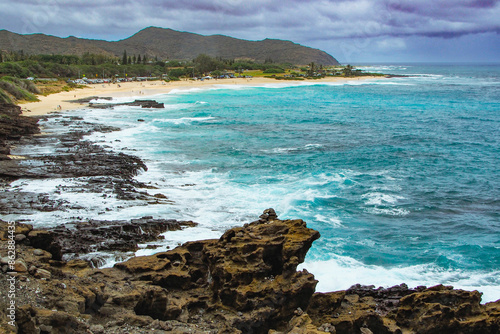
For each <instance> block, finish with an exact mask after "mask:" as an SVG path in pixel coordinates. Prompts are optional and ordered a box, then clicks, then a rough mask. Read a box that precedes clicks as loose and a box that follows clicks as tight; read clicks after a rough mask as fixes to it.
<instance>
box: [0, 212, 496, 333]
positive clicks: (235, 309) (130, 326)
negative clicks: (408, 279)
mask: <svg viewBox="0 0 500 334" xmlns="http://www.w3.org/2000/svg"><path fill="white" fill-rule="evenodd" d="M2 224H3V225H2V226H1V227H2V231H6V230H7V229H6V226H5V224H6V223H2ZM34 231H36V230H33V229H32V227H30V226H28V225H24V224H17V226H16V231H15V238H16V240H18V258H17V260H16V264H15V269H16V271H15V272H12V273H9V268H8V266H7V265H6V262H8V261H7V259H6V258H2V259H1V262H2V273H1V276H3V277H0V278H1V280H0V285H1V284H6V283H5V282H7V280H6V278H7V277H9V276H10V275H11V276H15V277H16V279H17V280H18V284H19V287H20V288H19V289H18V291H19V293H18V296H17V297H16V298H17V306H18V307H17V311H16V324H17V329H16V330H17V331H18V332H19V333H30V334H31V333H85V332H86V333H95V334H97V333H124V332H127V333H273V334H278V333H356V334H359V333H363V334H369V333H393V334H395V333H498V330H499V325H500V302H495V303H488V304H486V305H481V304H480V297H481V294H480V293H479V292H477V291H472V292H468V291H463V290H454V289H453V288H451V287H445V286H436V287H432V288H425V287H418V288H415V289H409V288H408V287H407V286H406V285H404V284H402V285H400V286H395V287H392V288H388V289H383V288H378V289H375V288H374V287H373V286H368V287H367V286H360V285H356V286H353V287H352V288H350V289H348V290H346V291H337V292H331V293H314V290H315V286H316V283H317V281H316V280H315V279H314V276H313V275H312V274H310V273H308V272H307V271H306V270H303V271H297V265H298V264H299V263H301V262H302V261H303V260H304V257H305V255H306V253H307V251H308V250H309V248H310V247H311V245H312V243H313V242H314V240H316V239H318V238H319V233H318V232H317V231H315V230H312V229H310V228H308V227H307V226H306V223H305V222H304V221H302V220H279V219H278V218H277V216H276V213H275V212H274V210H266V212H265V213H264V214H263V215H261V217H260V219H259V220H257V221H255V222H252V223H249V224H245V225H244V226H242V227H236V228H232V229H230V230H228V231H226V232H225V233H224V234H223V235H222V237H220V238H219V239H214V240H203V241H195V242H188V243H185V244H184V245H182V246H179V247H177V248H175V249H173V250H171V251H167V252H161V253H157V254H155V255H152V256H144V257H135V258H132V259H130V260H128V261H126V262H122V263H118V264H116V265H115V266H114V267H113V268H108V269H93V268H91V267H90V266H89V263H88V262H86V261H83V260H79V259H73V260H70V261H61V260H59V259H56V258H55V257H54V255H53V252H51V251H50V249H48V248H47V247H48V245H50V243H43V242H41V243H38V244H36V245H35V244H34V242H35V240H36V238H34V236H35V235H36V234H35V233H34ZM40 233H42V234H43V233H44V232H40ZM54 233H55V231H54ZM0 236H1V237H2V243H4V242H6V240H7V239H6V237H7V235H6V234H5V233H4V234H2V235H0ZM64 237H65V235H64V233H62V234H60V235H57V234H55V235H54V238H62V239H64ZM63 243H64V242H63ZM47 249H48V250H49V251H47ZM2 256H5V254H2ZM341 274H342V273H339V275H341ZM0 288H4V286H0ZM6 302H7V299H6V297H5V296H2V297H0V304H1V305H0V306H1V307H0V312H5V310H6V307H4V306H6ZM1 319H2V320H1V321H2V322H3V323H2V328H6V329H7V328H9V327H8V326H9V325H8V324H6V323H5V319H6V318H5V315H4V314H2V316H1ZM0 333H1V331H0Z"/></svg>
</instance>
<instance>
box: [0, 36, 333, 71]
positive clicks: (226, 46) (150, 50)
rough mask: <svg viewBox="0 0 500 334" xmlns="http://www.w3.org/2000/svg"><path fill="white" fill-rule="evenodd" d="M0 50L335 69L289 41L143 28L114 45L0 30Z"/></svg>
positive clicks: (321, 55)
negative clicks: (222, 60)
mask: <svg viewBox="0 0 500 334" xmlns="http://www.w3.org/2000/svg"><path fill="white" fill-rule="evenodd" d="M0 50H4V51H20V50H23V52H24V53H26V54H76V55H82V54H84V53H86V52H89V53H95V54H105V55H113V56H116V57H121V56H122V55H123V52H124V51H127V54H128V55H132V54H138V55H139V54H140V55H147V56H148V57H158V58H160V59H172V60H174V59H176V60H181V59H182V60H188V59H194V58H195V57H196V56H198V55H199V54H207V55H209V56H212V57H222V58H226V59H248V60H253V61H256V62H264V61H266V60H269V59H271V60H272V61H274V62H278V63H292V64H308V63H311V62H315V63H317V64H322V65H337V64H338V61H337V60H336V59H335V58H334V57H333V56H331V55H329V54H328V53H326V52H324V51H322V50H319V49H314V48H311V47H307V46H303V45H300V44H297V43H294V42H292V41H288V40H280V39H269V38H266V39H263V40H258V41H253V40H244V39H238V38H234V37H230V36H226V35H220V34H217V35H201V34H196V33H191V32H185V31H177V30H173V29H170V28H159V27H147V28H145V29H142V30H140V31H138V32H137V33H135V34H133V35H132V36H130V37H127V38H125V39H121V40H118V41H106V40H99V39H86V38H79V37H75V36H68V37H65V38H63V37H57V36H51V35H45V34H41V33H36V34H29V35H21V34H17V33H14V32H10V31H8V30H0Z"/></svg>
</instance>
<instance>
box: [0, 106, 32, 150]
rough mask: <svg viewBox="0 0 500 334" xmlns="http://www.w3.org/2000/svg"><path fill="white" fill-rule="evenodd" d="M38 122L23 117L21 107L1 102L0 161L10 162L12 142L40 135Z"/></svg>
mask: <svg viewBox="0 0 500 334" xmlns="http://www.w3.org/2000/svg"><path fill="white" fill-rule="evenodd" d="M37 122H38V121H37V120H36V119H34V118H31V117H26V116H21V107H19V106H16V105H15V104H10V103H3V102H0V160H9V159H10V158H9V157H8V155H9V154H10V145H11V141H16V140H19V139H20V138H21V137H22V136H26V135H31V134H35V133H39V132H40V130H39V128H38V125H37Z"/></svg>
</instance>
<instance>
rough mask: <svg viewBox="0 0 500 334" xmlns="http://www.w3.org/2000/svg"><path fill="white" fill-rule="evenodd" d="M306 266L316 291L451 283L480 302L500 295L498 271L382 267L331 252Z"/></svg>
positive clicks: (499, 275)
mask: <svg viewBox="0 0 500 334" xmlns="http://www.w3.org/2000/svg"><path fill="white" fill-rule="evenodd" d="M304 268H305V269H307V270H308V271H309V272H311V273H313V274H314V276H315V277H316V279H318V280H319V283H318V285H317V288H316V291H318V292H328V291H338V290H345V289H348V288H349V287H350V286H352V285H353V284H356V283H359V284H363V285H375V286H376V287H378V286H382V287H390V286H394V285H398V284H401V283H403V282H404V283H406V284H408V286H410V287H416V286H419V285H425V286H434V285H437V284H445V285H452V286H454V287H455V288H458V289H465V290H478V291H480V292H483V298H482V302H489V301H495V300H497V299H499V298H500V285H499V284H498V277H500V271H496V272H488V273H476V272H466V271H460V270H443V269H441V268H439V267H436V266H434V265H431V264H429V265H415V266H408V267H394V268H384V267H381V266H375V265H366V264H363V263H361V262H359V261H357V260H355V259H353V258H351V257H346V256H338V255H335V254H332V255H331V259H329V260H327V261H307V259H306V262H305V263H303V264H301V265H300V266H299V270H301V269H304Z"/></svg>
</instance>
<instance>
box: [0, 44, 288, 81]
mask: <svg viewBox="0 0 500 334" xmlns="http://www.w3.org/2000/svg"><path fill="white" fill-rule="evenodd" d="M291 67H293V66H292V64H277V63H274V62H273V61H272V60H271V59H266V61H265V62H264V63H259V62H254V61H250V60H235V59H224V58H222V57H211V56H208V55H205V54H200V55H198V56H197V57H196V58H194V59H192V60H159V59H158V57H156V56H148V55H137V56H136V55H135V54H134V55H129V54H128V53H127V51H126V50H124V52H123V56H122V57H121V58H118V57H113V56H108V55H102V54H91V53H85V54H83V55H81V56H78V55H47V54H40V55H26V54H24V52H23V51H15V52H5V51H2V52H0V76H4V75H8V76H13V77H18V78H26V77H54V78H73V79H74V78H81V77H83V76H86V77H96V76H97V77H99V78H100V77H110V76H115V75H118V76H129V77H130V76H156V77H158V76H162V75H167V76H168V77H170V78H172V79H174V80H175V79H177V78H180V77H194V76H198V77H199V76H203V75H207V74H209V73H211V72H214V71H216V73H219V72H220V73H223V72H224V71H232V72H236V73H241V72H242V71H243V70H263V71H266V70H267V71H268V73H283V72H284V71H285V69H287V68H291Z"/></svg>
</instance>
